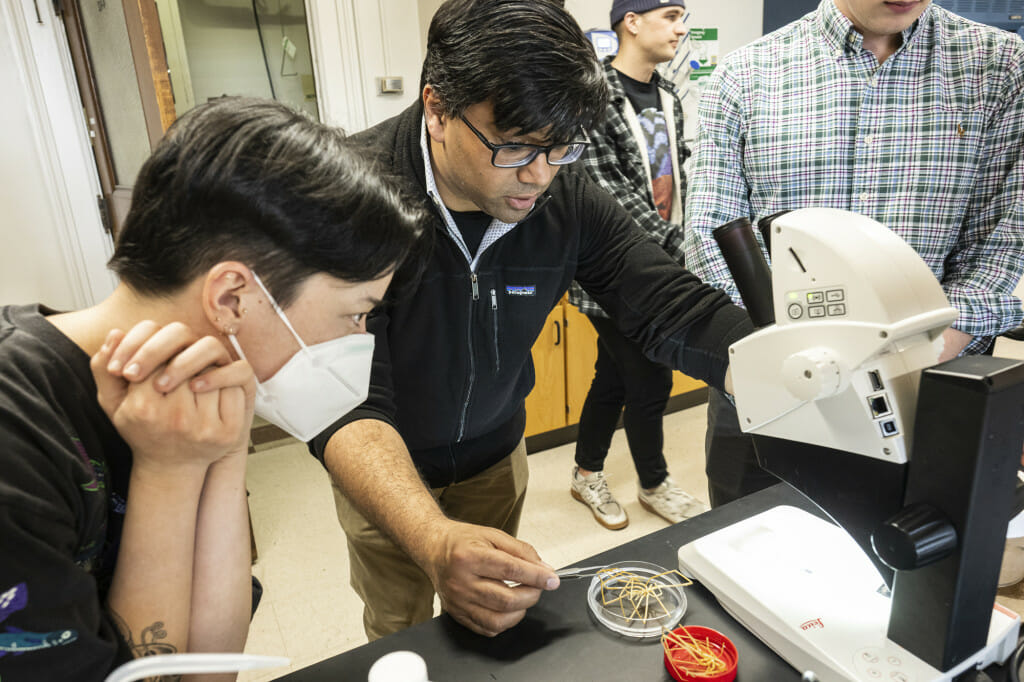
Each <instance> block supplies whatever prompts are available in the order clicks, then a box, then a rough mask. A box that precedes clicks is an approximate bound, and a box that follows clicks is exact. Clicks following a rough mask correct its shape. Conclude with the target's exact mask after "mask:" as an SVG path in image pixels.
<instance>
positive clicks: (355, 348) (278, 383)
mask: <svg viewBox="0 0 1024 682" xmlns="http://www.w3.org/2000/svg"><path fill="white" fill-rule="evenodd" d="M253 279H255V280H256V283H257V284H259V286H260V288H261V289H263V293H265V294H266V295H267V298H268V299H269V300H270V304H271V305H272V306H273V307H274V312H276V313H277V316H278V317H280V318H281V320H282V321H283V322H284V324H285V326H286V327H288V331H290V332H291V334H292V336H294V337H295V340H296V341H298V342H299V346H300V348H299V351H298V352H297V353H296V354H295V355H293V356H292V357H291V358H290V359H289V360H288V362H286V363H285V365H284V367H282V368H281V369H279V370H277V372H276V373H275V374H274V376H272V377H270V378H269V379H267V380H266V381H264V382H262V383H260V382H256V414H258V415H259V416H261V417H263V418H264V419H266V420H267V421H268V422H270V423H271V424H274V425H276V426H279V427H281V428H282V429H284V430H285V431H287V432H288V433H289V434H291V435H292V436H294V437H295V438H298V439H299V440H301V441H303V442H308V441H311V440H313V438H314V437H316V436H317V435H319V434H320V432H321V431H323V430H324V429H326V428H327V427H328V426H330V425H331V424H332V423H334V422H335V421H336V420H338V419H340V418H341V417H343V416H344V415H345V414H347V413H348V412H350V411H352V409H353V408H355V407H357V406H358V405H360V404H361V403H362V402H363V401H364V400H366V394H367V392H368V391H369V387H370V368H371V366H372V363H373V335H372V334H349V335H348V336H342V337H341V338H337V339H332V340H330V341H325V342H323V343H318V344H316V345H314V346H307V345H306V344H305V343H303V342H302V339H300V338H299V335H298V334H297V333H296V332H295V329H294V328H293V327H292V324H291V322H289V321H288V318H287V317H286V316H285V314H284V311H283V310H281V307H280V306H279V305H277V301H275V300H274V297H273V296H271V295H270V292H269V291H267V288H266V287H265V286H263V282H261V281H260V278H259V277H257V276H256V273H255V272H254V273H253ZM228 340H229V341H230V342H231V345H232V346H234V348H235V351H236V352H237V353H238V355H239V357H241V358H242V359H243V360H246V357H245V353H243V352H242V348H241V347H240V346H239V345H238V340H237V339H236V338H235V337H234V335H233V334H231V335H228Z"/></svg>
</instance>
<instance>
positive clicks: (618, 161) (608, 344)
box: [569, 0, 706, 530]
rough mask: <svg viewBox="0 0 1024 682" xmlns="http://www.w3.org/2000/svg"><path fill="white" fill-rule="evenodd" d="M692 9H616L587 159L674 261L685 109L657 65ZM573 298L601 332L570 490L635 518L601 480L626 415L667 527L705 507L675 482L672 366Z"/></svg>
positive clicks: (650, 498) (644, 482) (607, 510)
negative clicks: (599, 115)
mask: <svg viewBox="0 0 1024 682" xmlns="http://www.w3.org/2000/svg"><path fill="white" fill-rule="evenodd" d="M684 12H685V7H684V5H683V3H681V2H671V1H670V0H663V1H660V2H659V1H658V0H644V1H637V0H632V1H626V0H616V1H615V2H614V3H613V4H612V10H611V15H610V19H611V24H612V26H613V27H614V29H615V32H616V34H617V35H618V38H619V50H618V54H616V55H615V56H614V57H609V58H606V59H605V62H604V71H605V77H606V79H607V81H608V87H609V90H610V91H611V98H610V101H609V103H608V106H607V107H606V110H605V120H604V123H603V124H602V125H600V126H599V127H596V128H593V129H591V130H589V131H588V135H589V137H590V140H591V144H590V146H589V147H588V148H587V149H586V151H585V152H584V154H583V157H582V158H583V161H584V166H585V168H586V171H587V173H588V174H589V175H590V176H591V177H592V178H593V179H594V180H595V181H597V183H598V184H599V185H601V186H602V187H603V188H604V189H606V190H608V192H609V193H611V194H612V195H613V196H614V197H615V198H616V199H618V200H619V202H620V203H621V204H622V205H623V206H624V207H625V208H626V209H627V210H628V211H629V212H630V214H631V215H632V216H633V217H634V219H635V220H636V221H637V222H638V223H639V224H640V225H642V226H643V227H644V229H646V230H647V232H648V233H649V234H650V235H651V236H652V237H654V239H655V240H656V241H657V242H658V244H659V245H661V246H662V248H664V249H665V250H666V251H668V252H669V254H670V255H672V256H673V257H675V258H676V259H677V260H679V261H680V262H682V252H681V244H682V238H683V221H682V216H683V199H684V197H685V195H686V178H685V175H684V174H683V163H684V161H685V160H686V158H687V157H688V156H689V154H690V152H689V150H688V149H687V148H686V145H685V144H684V143H683V140H682V131H683V112H682V104H681V103H680V101H679V94H678V92H677V91H676V88H675V86H674V85H673V84H672V83H671V82H669V81H668V80H666V79H664V78H662V77H661V76H660V75H659V74H658V72H657V70H656V67H657V66H658V64H661V63H664V62H667V61H669V60H671V59H672V58H673V57H674V56H675V53H676V47H677V46H678V44H679V41H680V40H681V39H682V38H683V36H684V35H685V33H686V28H685V26H684V24H683V16H684ZM569 300H570V301H571V302H572V303H573V304H575V305H576V306H577V307H578V308H579V309H580V311H581V312H583V313H584V314H585V315H587V317H588V318H589V319H590V322H591V324H593V326H594V329H596V330H597V334H598V343H597V363H596V364H595V367H594V369H595V374H594V380H593V383H592V384H591V386H590V391H589V392H588V394H587V398H586V401H585V402H584V404H583V411H582V413H581V415H580V423H579V437H578V439H577V441H576V465H575V466H574V467H573V470H572V475H571V482H570V493H571V494H572V497H573V498H574V499H576V500H578V501H579V502H582V503H583V504H585V505H586V506H587V507H589V508H590V511H591V513H592V514H593V515H594V518H595V519H596V520H597V522H598V523H599V524H601V525H602V526H604V527H605V528H609V529H611V530H617V529H620V528H625V527H626V525H627V524H628V523H629V517H628V515H627V514H626V511H625V509H624V508H623V507H622V505H621V504H620V503H619V502H618V501H617V500H616V499H615V498H614V497H613V496H612V493H611V491H610V489H609V487H608V481H607V479H606V478H605V475H604V461H605V459H606V458H607V456H608V448H609V446H610V445H611V441H612V436H613V434H614V433H615V428H616V424H617V422H618V419H619V416H620V415H621V416H622V421H623V425H624V427H625V430H626V439H627V440H628V442H629V450H630V454H631V455H632V458H633V463H634V465H635V467H636V471H637V476H638V478H639V489H638V494H637V497H638V498H639V502H640V506H642V507H643V508H644V509H646V510H647V511H649V512H651V513H654V514H657V515H659V516H661V517H663V518H664V519H666V520H667V521H669V522H670V523H676V522H678V521H682V520H683V519H686V518H688V517H691V516H694V515H696V514H700V513H701V512H703V511H704V510H705V509H706V507H705V506H704V504H703V503H702V502H701V501H700V500H698V499H696V498H695V497H693V496H692V495H690V494H688V493H686V492H685V491H683V490H681V489H680V488H679V487H678V486H676V485H675V483H674V482H673V481H672V477H671V476H669V473H668V467H667V464H666V462H665V454H664V449H663V447H664V430H663V425H662V418H663V415H664V412H665V405H666V403H667V402H668V398H669V394H670V392H671V390H672V369H671V368H670V367H667V366H665V365H663V364H660V363H657V362H654V361H652V360H650V359H648V358H647V356H646V355H645V354H644V352H643V348H642V347H641V346H640V344H639V343H636V342H635V341H632V340H630V339H629V338H628V337H627V336H625V335H624V334H623V333H622V332H621V331H620V330H619V328H618V327H617V326H616V325H615V323H614V322H612V321H611V320H610V319H609V318H608V316H607V315H606V314H605V312H604V311H603V310H602V309H601V307H600V306H599V305H598V304H597V303H595V302H594V300H593V299H592V298H591V297H590V296H588V295H587V294H586V292H584V291H583V289H582V288H580V287H579V286H578V285H574V286H573V287H572V289H571V290H570V294H569ZM623 408H625V411H623Z"/></svg>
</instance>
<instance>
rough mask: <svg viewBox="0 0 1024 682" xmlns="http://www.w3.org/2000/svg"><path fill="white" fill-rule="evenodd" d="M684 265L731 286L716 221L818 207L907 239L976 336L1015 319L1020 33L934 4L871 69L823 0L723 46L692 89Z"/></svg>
mask: <svg viewBox="0 0 1024 682" xmlns="http://www.w3.org/2000/svg"><path fill="white" fill-rule="evenodd" d="M694 155H695V158H694V160H693V168H692V171H691V176H690V193H689V196H688V197H687V202H686V203H687V207H686V208H687V221H686V223H687V235H686V245H685V253H686V263H687V266H688V267H689V268H690V269H691V270H692V271H693V272H694V273H695V274H697V275H698V276H700V277H702V278H703V279H705V280H706V281H708V282H709V283H711V284H714V285H716V286H720V287H723V288H725V289H726V290H727V291H728V292H729V293H730V295H732V297H733V299H734V300H737V301H738V300H739V295H738V293H737V291H736V289H735V286H734V285H733V283H732V281H731V279H730V277H729V272H728V269H727V267H726V265H725V261H724V260H723V259H722V256H721V254H720V253H719V251H718V247H717V245H716V244H715V241H714V238H713V237H712V235H711V232H712V230H713V229H714V228H715V227H717V226H719V225H721V224H723V223H726V222H728V221H730V220H733V219H735V218H738V217H740V216H748V217H749V218H750V219H751V220H754V221H756V220H758V219H760V218H762V217H764V216H767V215H771V214H772V213H775V212H776V211H780V210H783V209H797V208H804V207H809V206H826V207H832V208H840V209H845V210H849V211H854V212H857V213H861V214H863V215H866V216H869V217H871V218H874V219H875V220H877V221H878V222H880V223H882V224H883V225H886V226H888V227H889V228H890V229H892V230H893V231H894V232H896V233H897V234H899V235H900V237H902V238H903V239H904V240H905V241H906V242H907V243H909V244H910V246H912V247H913V248H914V249H915V250H916V251H917V253H918V254H919V255H920V256H921V258H922V259H924V261H925V262H926V263H927V264H928V266H929V267H930V268H931V270H932V272H933V273H934V274H935V276H936V277H937V278H938V279H939V281H940V282H941V283H942V287H943V289H944V290H945V292H946V296H947V297H948V298H949V301H950V304H951V305H953V306H954V307H955V308H956V309H957V310H958V311H959V312H960V315H959V318H958V319H957V321H956V322H955V323H954V326H955V327H956V328H957V329H959V330H961V331H963V332H965V333H967V334H971V335H972V336H974V337H975V338H974V339H973V340H972V341H971V343H970V344H969V345H968V346H967V348H966V349H965V350H966V351H967V352H980V351H981V350H984V349H985V348H986V347H987V346H988V344H989V343H990V341H991V337H993V336H995V335H997V334H999V333H1001V332H1003V331H1006V330H1008V329H1012V328H1013V327H1015V326H1017V325H1018V324H1020V321H1021V317H1022V313H1021V302H1020V300H1018V299H1017V298H1014V297H1013V295H1012V292H1013V290H1014V288H1015V286H1016V285H1017V283H1018V281H1019V280H1020V278H1021V274H1022V271H1024V41H1021V40H1020V38H1018V37H1017V36H1016V35H1014V34H1011V33H1008V32H1003V31H999V30H997V29H993V28H989V27H985V26H981V25H979V24H975V23H972V22H969V21H967V20H965V19H963V18H961V17H958V16H956V15H954V14H951V13H949V12H948V11H946V10H944V9H942V8H940V7H938V6H936V5H931V6H930V7H928V9H926V10H925V12H924V14H923V15H922V16H921V18H920V19H919V20H918V21H917V22H916V23H915V24H914V25H913V26H912V27H911V28H909V29H908V30H907V31H905V32H904V35H903V45H902V46H901V47H900V48H899V49H898V50H897V51H896V53H895V54H893V55H892V56H891V57H889V59H887V60H886V61H885V62H884V63H882V65H881V66H879V64H878V62H877V60H876V58H875V56H874V55H873V54H872V53H871V52H869V51H868V50H865V49H864V48H863V45H862V36H861V34H860V33H858V32H857V31H855V30H854V29H853V26H852V24H851V23H850V21H849V19H847V18H846V17H845V16H843V14H842V13H840V12H839V11H838V10H837V9H836V7H835V5H834V3H833V0H823V2H822V3H821V5H820V6H819V7H818V9H817V10H816V11H814V12H812V13H811V14H808V15H807V16H805V17H804V18H803V19H800V20H798V21H796V22H794V23H792V24H790V25H788V26H786V27H784V28H782V29H780V30H778V31H776V32H774V33H772V34H770V35H768V36H765V37H764V38H762V39H760V40H758V41H756V42H754V43H752V44H750V45H748V46H746V47H744V48H742V49H740V50H737V51H736V52H734V53H732V54H730V55H729V56H727V57H726V58H725V60H724V61H723V62H722V64H721V65H719V67H718V68H717V69H716V70H715V73H714V74H713V76H712V77H711V82H710V83H709V84H708V89H707V91H706V93H705V95H704V96H703V98H702V99H701V102H700V107H699V118H698V134H697V141H696V145H695V150H694Z"/></svg>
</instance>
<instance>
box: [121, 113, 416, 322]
mask: <svg viewBox="0 0 1024 682" xmlns="http://www.w3.org/2000/svg"><path fill="white" fill-rule="evenodd" d="M397 188H398V185H397V184H396V183H395V182H394V181H392V180H391V179H389V178H388V177H386V176H384V175H383V174H382V173H381V172H380V171H379V169H377V168H375V167H373V166H371V164H370V162H368V161H366V160H364V159H363V158H362V157H361V156H359V155H357V152H356V151H355V150H354V148H353V147H352V145H350V144H349V143H348V142H347V141H346V139H345V134H344V133H343V132H342V131H341V130H340V129H338V128H333V127H331V126H328V125H324V124H321V123H317V122H316V121H313V120H311V119H309V118H308V117H306V116H305V115H303V114H300V113H298V112H296V111H293V110H292V109H289V108H288V107H286V106H284V105H282V104H278V103H276V102H271V101H266V100H257V99H245V98H225V99H220V100H216V101H213V102H210V103H207V104H203V105H200V106H198V107H196V108H195V109H193V110H191V111H189V112H188V113H187V114H185V115H184V116H183V117H182V118H180V119H178V121H176V122H175V123H174V125H173V126H171V128H170V129H169V130H168V131H167V135H166V136H165V137H164V139H163V140H162V141H161V143H160V144H159V146H158V147H157V148H156V150H155V151H154V152H153V154H152V156H150V157H149V159H148V160H147V161H146V163H145V164H144V165H143V166H142V169H141V170H140V171H139V176H138V179H137V180H136V182H135V188H134V190H133V192H132V204H131V209H130V210H129V212H128V216H127V217H126V219H125V223H124V229H123V230H122V232H121V234H120V236H119V238H118V241H117V247H116V248H115V250H114V256H113V258H112V259H111V260H110V267H111V269H113V271H114V272H116V273H117V274H118V275H119V276H120V277H121V279H122V280H123V281H124V282H125V283H126V284H127V285H128V286H130V287H131V288H133V289H135V290H136V291H139V292H141V293H144V294H149V295H168V294H172V293H175V292H176V291H178V290H180V289H181V288H182V287H184V286H185V285H186V284H188V283H189V282H190V281H192V280H193V279H194V278H195V277H197V276H199V275H201V274H203V273H204V272H205V271H206V270H208V269H209V268H211V267H212V266H213V265H215V264H216V263H218V262H221V261H225V260H237V261H240V262H242V263H245V264H246V265H247V266H249V267H250V268H252V269H253V270H255V271H256V272H257V273H258V274H259V276H260V278H261V279H262V280H263V281H264V282H265V283H266V285H267V287H268V288H269V289H270V291H271V293H272V294H273V296H274V298H276V299H277V300H278V301H279V302H280V304H281V305H282V306H283V305H287V304H288V303H290V302H291V301H292V299H293V297H294V296H295V294H296V293H297V288H298V285H299V284H301V283H302V282H303V281H304V280H305V279H306V278H307V277H309V276H310V275H312V274H315V273H319V272H322V273H326V274H328V275H332V276H334V277H338V278H340V279H344V280H347V281H350V282H365V281H369V280H372V279H376V278H378V277H381V276H383V275H386V274H388V273H391V272H393V271H394V270H395V269H396V268H398V266H400V265H401V264H402V263H403V262H404V261H406V259H407V258H410V257H411V256H410V255H411V254H412V253H414V252H417V251H418V249H417V248H416V246H417V244H418V243H419V242H420V237H421V235H422V232H423V228H422V225H423V224H424V221H423V214H422V212H421V210H420V209H417V208H413V206H415V204H413V203H410V202H408V201H407V200H406V199H405V198H404V197H403V196H402V195H401V193H400V191H399V190H398V189H397Z"/></svg>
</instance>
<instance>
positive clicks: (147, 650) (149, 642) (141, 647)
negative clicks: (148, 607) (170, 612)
mask: <svg viewBox="0 0 1024 682" xmlns="http://www.w3.org/2000/svg"><path fill="white" fill-rule="evenodd" d="M110 616H111V618H112V619H113V621H114V624H115V625H116V626H117V631H118V632H119V633H120V634H121V637H122V638H123V639H124V641H125V642H127V644H128V649H129V650H130V651H131V652H132V656H133V657H134V658H142V657H144V656H156V655H158V654H176V653H178V648H177V647H176V646H174V645H173V644H171V643H170V642H166V641H161V640H164V639H166V638H167V631H166V630H164V624H163V621H159V620H158V621H156V622H155V623H153V624H152V625H149V626H147V627H144V628H143V629H142V632H141V633H140V634H139V641H137V642H136V641H135V637H134V635H133V634H132V631H131V629H130V628H129V627H128V623H126V622H125V620H124V618H122V617H121V615H120V614H119V613H117V612H116V611H114V610H113V609H111V610H110ZM180 680H181V675H165V676H162V677H152V678H147V682H180Z"/></svg>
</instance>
